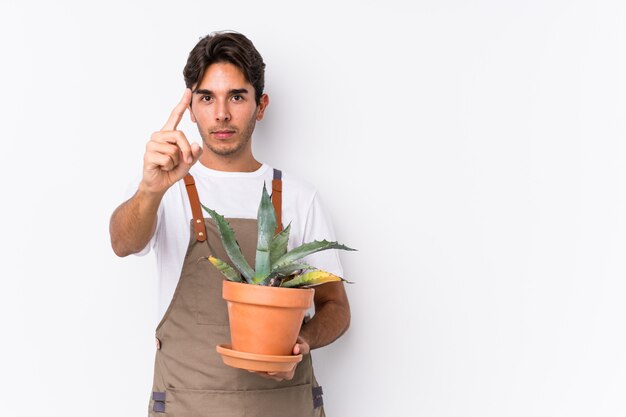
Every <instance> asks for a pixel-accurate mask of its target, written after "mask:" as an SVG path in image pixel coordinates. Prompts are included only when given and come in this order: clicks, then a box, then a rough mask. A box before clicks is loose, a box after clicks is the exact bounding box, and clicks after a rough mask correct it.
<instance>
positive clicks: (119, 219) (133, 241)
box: [109, 185, 163, 257]
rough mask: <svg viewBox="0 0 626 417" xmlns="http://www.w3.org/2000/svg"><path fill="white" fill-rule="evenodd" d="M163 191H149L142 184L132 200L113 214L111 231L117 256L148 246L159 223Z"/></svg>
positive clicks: (121, 205)
mask: <svg viewBox="0 0 626 417" xmlns="http://www.w3.org/2000/svg"><path fill="white" fill-rule="evenodd" d="M161 198H163V193H156V194H155V193H149V192H147V191H145V190H143V189H142V187H141V185H140V186H139V189H138V190H137V192H136V193H135V195H134V196H132V197H131V198H130V200H128V201H126V202H124V203H122V204H120V206H119V207H118V208H117V209H115V211H114V212H113V214H112V215H111V222H110V224H109V233H110V234H111V246H112V247H113V252H115V254H116V255H117V256H122V257H123V256H128V255H130V254H133V253H137V252H139V251H140V250H142V249H143V248H145V247H146V245H147V244H148V242H149V241H150V239H151V238H152V235H153V234H154V231H155V229H156V224H157V211H158V209H159V203H160V202H161Z"/></svg>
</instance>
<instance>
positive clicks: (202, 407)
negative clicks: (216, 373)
mask: <svg viewBox="0 0 626 417" xmlns="http://www.w3.org/2000/svg"><path fill="white" fill-rule="evenodd" d="M167 394H168V400H167V401H166V404H165V408H166V409H165V412H166V413H167V415H168V416H172V417H244V416H245V409H244V408H243V407H242V406H241V402H242V398H243V396H242V394H243V392H242V391H217V390H195V389H181V388H168V390H167ZM157 417H158V415H157Z"/></svg>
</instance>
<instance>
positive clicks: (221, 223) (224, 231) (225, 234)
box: [201, 204, 254, 283]
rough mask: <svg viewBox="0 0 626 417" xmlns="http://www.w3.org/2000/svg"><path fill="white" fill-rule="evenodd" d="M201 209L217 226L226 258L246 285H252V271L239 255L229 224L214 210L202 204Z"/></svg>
mask: <svg viewBox="0 0 626 417" xmlns="http://www.w3.org/2000/svg"><path fill="white" fill-rule="evenodd" d="M201 206H202V208H203V209H204V210H205V211H206V212H207V213H209V215H210V216H211V217H212V218H213V220H215V224H217V230H218V231H219V232H220V238H221V239H222V244H223V245H224V249H225V250H226V253H227V254H228V257H229V258H230V260H231V261H232V262H233V265H234V266H235V268H237V269H238V270H239V272H241V274H242V275H243V276H244V277H245V278H246V281H247V282H248V283H252V277H253V276H254V270H253V269H252V267H250V264H248V261H246V258H244V257H243V253H241V248H240V247H239V244H238V243H237V241H236V240H235V232H234V231H233V229H232V227H230V224H228V222H227V221H226V219H224V216H222V215H220V214H218V213H217V212H216V211H215V210H211V209H210V208H208V207H206V206H205V205H204V204H201Z"/></svg>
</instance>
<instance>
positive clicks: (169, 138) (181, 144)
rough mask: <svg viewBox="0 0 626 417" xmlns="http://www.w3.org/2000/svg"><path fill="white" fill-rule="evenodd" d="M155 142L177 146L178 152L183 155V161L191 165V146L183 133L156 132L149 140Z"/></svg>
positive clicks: (178, 131) (177, 131) (174, 131)
mask: <svg viewBox="0 0 626 417" xmlns="http://www.w3.org/2000/svg"><path fill="white" fill-rule="evenodd" d="M151 139H152V140H153V141H155V142H160V143H170V144H174V145H177V146H178V148H179V149H180V151H181V152H182V153H183V161H185V162H186V163H188V164H192V163H193V154H192V152H191V145H189V141H188V140H187V137H186V136H185V134H184V133H183V132H181V131H180V130H173V131H167V132H163V131H161V132H156V133H154V134H153V135H152V138H151Z"/></svg>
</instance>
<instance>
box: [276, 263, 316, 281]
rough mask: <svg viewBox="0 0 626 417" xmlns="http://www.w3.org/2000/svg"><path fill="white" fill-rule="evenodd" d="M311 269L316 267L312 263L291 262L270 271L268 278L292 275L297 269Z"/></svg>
mask: <svg viewBox="0 0 626 417" xmlns="http://www.w3.org/2000/svg"><path fill="white" fill-rule="evenodd" d="M309 269H315V268H313V267H312V266H311V265H308V264H304V263H291V264H289V265H285V266H283V267H280V268H276V269H275V270H273V271H272V272H271V273H270V275H269V277H268V278H274V277H286V276H289V275H292V274H293V273H295V272H296V271H300V270H309Z"/></svg>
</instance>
